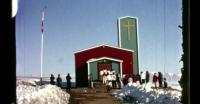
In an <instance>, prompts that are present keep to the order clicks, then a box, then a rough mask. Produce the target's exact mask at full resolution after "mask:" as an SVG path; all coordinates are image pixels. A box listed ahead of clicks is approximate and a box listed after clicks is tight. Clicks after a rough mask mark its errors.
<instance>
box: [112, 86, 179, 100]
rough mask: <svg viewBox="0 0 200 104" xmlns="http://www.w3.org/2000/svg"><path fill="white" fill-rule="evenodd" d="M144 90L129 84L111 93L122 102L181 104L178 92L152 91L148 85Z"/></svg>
mask: <svg viewBox="0 0 200 104" xmlns="http://www.w3.org/2000/svg"><path fill="white" fill-rule="evenodd" d="M145 88H146V89H144V85H143V86H142V85H138V84H136V83H129V84H128V85H126V86H124V87H123V88H122V89H121V90H118V91H116V92H113V93H112V95H113V96H115V97H117V98H118V99H121V100H122V101H129V102H130V101H131V100H133V101H136V102H137V104H146V103H147V104H181V103H180V102H179V101H180V96H181V92H179V91H167V92H164V91H163V90H162V89H159V90H153V89H151V84H150V83H148V84H147V85H146V87H145Z"/></svg>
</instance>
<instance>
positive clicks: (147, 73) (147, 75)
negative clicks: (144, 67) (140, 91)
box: [146, 71, 150, 83]
mask: <svg viewBox="0 0 200 104" xmlns="http://www.w3.org/2000/svg"><path fill="white" fill-rule="evenodd" d="M149 77H150V75H149V71H146V83H148V82H149Z"/></svg>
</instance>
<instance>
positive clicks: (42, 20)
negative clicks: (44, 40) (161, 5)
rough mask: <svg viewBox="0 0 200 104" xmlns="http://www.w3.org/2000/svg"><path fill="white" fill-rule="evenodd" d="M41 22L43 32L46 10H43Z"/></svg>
mask: <svg viewBox="0 0 200 104" xmlns="http://www.w3.org/2000/svg"><path fill="white" fill-rule="evenodd" d="M41 22H42V28H41V32H42V33H43V31H44V11H42V18H41Z"/></svg>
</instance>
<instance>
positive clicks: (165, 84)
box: [164, 78, 167, 91]
mask: <svg viewBox="0 0 200 104" xmlns="http://www.w3.org/2000/svg"><path fill="white" fill-rule="evenodd" d="M164 90H165V91H167V81H166V78H164Z"/></svg>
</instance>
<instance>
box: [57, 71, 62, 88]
mask: <svg viewBox="0 0 200 104" xmlns="http://www.w3.org/2000/svg"><path fill="white" fill-rule="evenodd" d="M57 86H58V87H62V79H61V78H60V74H58V78H57Z"/></svg>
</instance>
